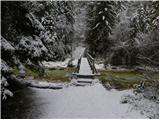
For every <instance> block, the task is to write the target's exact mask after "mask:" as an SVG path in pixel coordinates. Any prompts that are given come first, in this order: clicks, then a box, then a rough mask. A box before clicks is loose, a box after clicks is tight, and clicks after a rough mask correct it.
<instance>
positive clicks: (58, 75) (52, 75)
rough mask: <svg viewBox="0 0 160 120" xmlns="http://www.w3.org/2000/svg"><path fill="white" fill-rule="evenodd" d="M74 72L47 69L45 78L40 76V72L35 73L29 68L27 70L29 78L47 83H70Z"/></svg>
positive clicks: (70, 70)
mask: <svg viewBox="0 0 160 120" xmlns="http://www.w3.org/2000/svg"><path fill="white" fill-rule="evenodd" d="M73 71H74V68H65V69H62V70H57V69H56V70H53V69H47V68H46V69H45V73H46V75H45V76H40V75H39V73H38V72H36V71H33V70H31V69H29V68H27V77H26V79H27V78H28V77H29V76H32V77H34V78H35V79H41V80H46V81H57V80H60V81H69V80H70V75H71V73H72V72H73Z"/></svg>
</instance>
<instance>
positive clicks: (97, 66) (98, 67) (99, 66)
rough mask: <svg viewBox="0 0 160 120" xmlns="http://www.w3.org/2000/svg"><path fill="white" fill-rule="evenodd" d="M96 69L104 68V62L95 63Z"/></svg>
mask: <svg viewBox="0 0 160 120" xmlns="http://www.w3.org/2000/svg"><path fill="white" fill-rule="evenodd" d="M95 67H96V69H97V70H105V67H104V64H95Z"/></svg>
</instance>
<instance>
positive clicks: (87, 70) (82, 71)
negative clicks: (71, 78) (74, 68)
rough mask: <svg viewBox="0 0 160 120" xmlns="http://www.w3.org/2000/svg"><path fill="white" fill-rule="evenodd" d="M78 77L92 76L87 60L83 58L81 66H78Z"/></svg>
mask: <svg viewBox="0 0 160 120" xmlns="http://www.w3.org/2000/svg"><path fill="white" fill-rule="evenodd" d="M79 74H80V75H92V70H91V68H90V66H89V63H88V60H87V58H85V57H82V59H81V64H80V70H79Z"/></svg>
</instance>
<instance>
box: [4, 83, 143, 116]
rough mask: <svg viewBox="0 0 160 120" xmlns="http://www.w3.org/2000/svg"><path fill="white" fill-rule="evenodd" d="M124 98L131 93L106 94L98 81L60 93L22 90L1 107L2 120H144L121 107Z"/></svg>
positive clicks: (64, 89)
mask: <svg viewBox="0 0 160 120" xmlns="http://www.w3.org/2000/svg"><path fill="white" fill-rule="evenodd" d="M125 94H132V90H123V91H117V90H115V89H112V90H110V91H108V90H107V89H105V88H104V87H103V85H102V84H101V83H100V82H99V81H97V82H94V83H93V84H90V85H86V86H75V85H68V86H66V87H64V88H63V89H60V90H51V89H37V88H25V89H23V90H19V91H17V92H15V94H14V97H13V98H10V99H8V100H7V101H5V103H3V104H2V105H3V106H2V118H12V119H13V118H21V119H22V118H25V119H26V118H36V119H38V118H145V116H143V115H141V114H140V112H139V111H138V110H131V106H130V105H129V104H121V103H120V100H121V97H122V96H123V95H125ZM4 106H5V107H4Z"/></svg>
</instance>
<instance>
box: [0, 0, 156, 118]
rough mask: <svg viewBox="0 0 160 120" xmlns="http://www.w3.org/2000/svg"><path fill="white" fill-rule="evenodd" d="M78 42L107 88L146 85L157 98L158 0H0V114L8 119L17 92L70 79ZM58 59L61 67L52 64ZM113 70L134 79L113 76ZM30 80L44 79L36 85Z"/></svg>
mask: <svg viewBox="0 0 160 120" xmlns="http://www.w3.org/2000/svg"><path fill="white" fill-rule="evenodd" d="M81 47H82V49H83V48H85V50H84V52H85V51H87V53H88V54H90V55H91V56H92V57H93V59H94V62H95V67H96V69H97V70H98V72H99V73H100V74H101V75H99V76H98V79H99V80H100V81H101V83H102V84H105V87H106V86H107V85H108V83H109V86H114V87H115V86H116V87H115V88H117V89H121V90H122V89H123V90H124V89H125V90H126V89H132V88H134V85H135V84H136V85H137V84H138V85H140V87H144V84H145V85H146V86H145V87H146V88H147V89H146V90H149V91H150V92H152V93H151V94H152V95H153V92H156V93H155V95H153V96H151V97H152V98H153V99H154V100H156V101H158V100H159V97H158V96H159V78H158V75H159V73H158V72H159V1H1V100H2V118H9V117H8V116H7V115H6V112H7V111H5V110H8V109H9V106H8V103H7V101H8V99H9V100H10V101H12V98H14V97H15V96H16V95H14V94H16V91H19V90H20V91H21V90H23V89H24V88H25V87H28V86H29V87H33V88H34V87H38V88H41V89H42V90H43V88H48V84H50V86H49V88H53V86H54V85H53V86H52V85H51V84H52V83H53V84H54V81H56V80H60V83H65V82H66V81H67V82H68V81H69V80H70V81H71V80H72V77H73V76H72V75H70V74H71V73H72V72H73V71H75V69H76V66H77V61H78V58H76V57H75V55H74V52H75V51H76V49H78V48H79V49H78V50H77V52H75V54H76V55H80V53H79V52H81V51H83V50H81V49H80V48H81ZM61 62H62V63H64V62H66V64H67V65H66V67H65V68H62V67H59V68H56V67H51V66H55V65H57V64H58V63H61ZM74 62H76V63H75V64H74ZM84 62H85V61H84ZM89 62H90V61H89ZM91 62H92V61H91ZM46 64H48V67H47V68H46V66H45V65H46ZM89 64H90V63H89ZM44 66H45V67H44ZM93 66H94V65H93ZM99 66H103V69H98V67H99ZM123 69H124V71H126V72H125V73H123V72H122V71H123ZM115 71H118V72H117V73H116V72H115ZM121 72H122V73H121ZM66 74H67V76H66ZM68 74H69V75H68ZM126 74H127V75H126ZM117 75H121V76H122V77H124V76H127V77H128V76H129V75H132V77H135V78H136V80H133V81H132V82H130V81H129V82H128V81H127V80H128V78H123V79H119V78H118V80H117V77H116V76H117ZM136 75H140V76H143V77H142V78H143V79H142V78H138V77H137V76H136ZM110 76H111V79H112V81H110V80H109V79H110ZM30 79H32V80H31V82H30ZM34 79H36V80H37V79H38V80H42V79H45V80H42V81H43V82H44V81H47V83H46V84H45V86H44V84H43V85H42V86H41V85H37V83H36V82H33V81H34ZM137 79H138V81H137ZM139 79H140V80H139ZM36 80H35V81H36ZM124 80H126V81H127V82H126V81H124ZM108 81H109V82H108ZM50 82H51V83H50ZM56 83H57V81H56V82H55V84H56ZM131 86H132V87H131ZM57 88H58V89H59V88H61V86H58V87H57ZM36 89H37V88H36ZM136 90H137V89H136ZM137 91H139V88H138V90H137ZM141 92H142V90H141ZM6 104H7V105H6ZM157 104H159V102H158V103H157ZM153 109H154V108H153ZM158 109H159V108H158ZM156 110H157V109H156ZM3 111H4V112H3ZM8 114H9V113H8ZM151 114H153V113H151ZM157 116H159V113H155V114H154V115H153V116H149V118H157ZM10 117H13V116H10ZM34 117H35V116H34ZM13 118H18V117H13ZM21 118H23V117H21ZM29 118H30V117H29ZM35 118H37V117H35ZM52 118H54V117H53V116H52ZM113 118H114V117H113ZM131 118H132V117H131Z"/></svg>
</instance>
